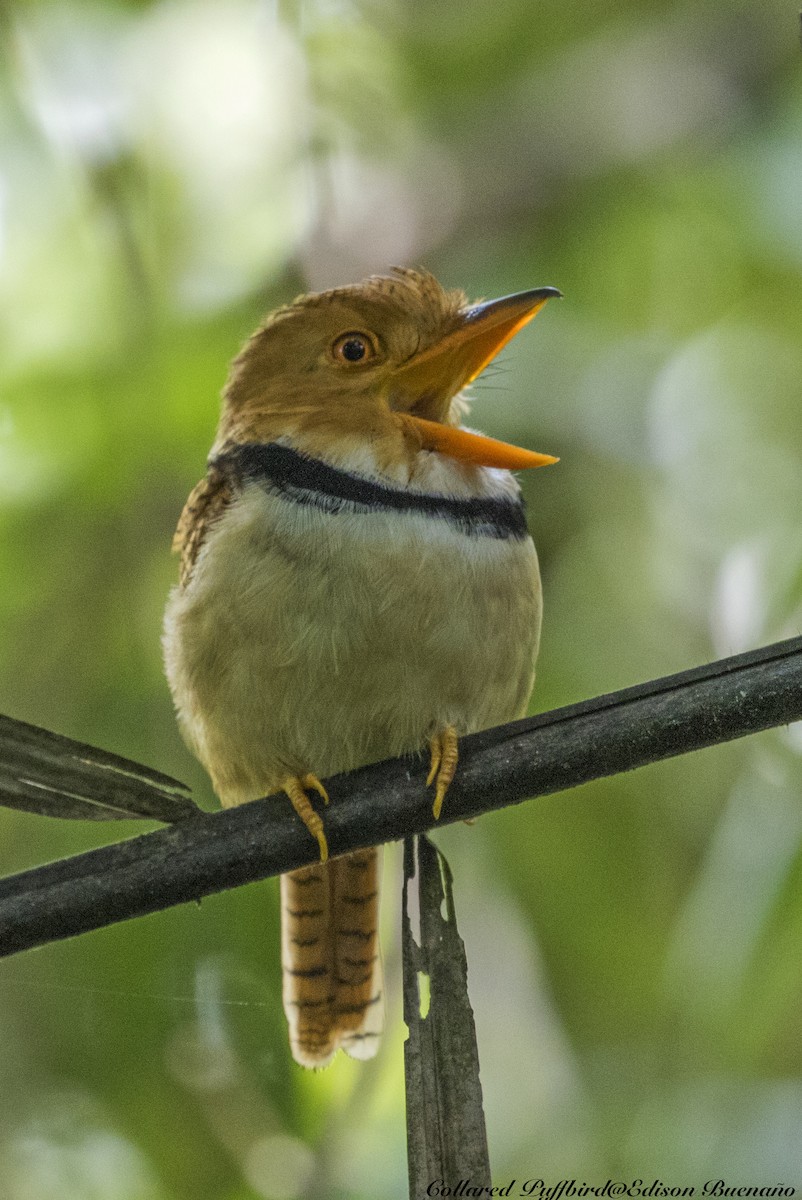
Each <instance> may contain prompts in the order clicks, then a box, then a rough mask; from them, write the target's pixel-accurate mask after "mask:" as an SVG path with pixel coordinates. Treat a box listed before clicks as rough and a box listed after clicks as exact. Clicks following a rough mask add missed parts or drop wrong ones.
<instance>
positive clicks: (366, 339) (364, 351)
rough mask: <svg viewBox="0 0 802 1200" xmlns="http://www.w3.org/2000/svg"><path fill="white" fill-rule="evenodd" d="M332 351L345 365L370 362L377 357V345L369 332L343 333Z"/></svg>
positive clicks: (338, 360)
mask: <svg viewBox="0 0 802 1200" xmlns="http://www.w3.org/2000/svg"><path fill="white" fill-rule="evenodd" d="M331 352H332V354H333V355H334V357H335V359H336V360H337V362H339V363H343V364H344V365H345V366H356V365H357V364H358V363H366V362H369V361H370V359H372V358H375V357H376V353H377V351H376V345H375V343H374V341H373V339H372V338H371V337H370V335H369V334H367V333H358V332H354V333H342V334H340V336H339V337H338V338H337V340H336V342H335V343H334V345H333V346H332V348H331Z"/></svg>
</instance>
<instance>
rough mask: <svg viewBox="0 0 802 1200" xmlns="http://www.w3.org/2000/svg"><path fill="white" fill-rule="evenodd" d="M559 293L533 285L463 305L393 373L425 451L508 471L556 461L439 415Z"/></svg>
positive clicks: (555, 289) (410, 420) (405, 414)
mask: <svg viewBox="0 0 802 1200" xmlns="http://www.w3.org/2000/svg"><path fill="white" fill-rule="evenodd" d="M560 295H562V293H561V292H559V291H558V290H557V288H551V287H542V288H534V289H533V290H532V291H529V292H516V293H515V295H512V296H503V297H502V298H501V299H500V300H487V301H486V302H485V303H484V304H475V305H473V306H472V307H471V308H466V309H463V311H462V312H461V313H460V314H459V319H458V324H457V325H456V327H455V328H454V329H452V330H451V332H450V333H447V334H446V335H445V337H443V338H441V339H440V341H439V342H436V343H435V344H434V345H433V346H429V347H428V348H427V349H426V350H423V351H422V352H421V353H420V354H416V355H414V356H413V357H412V358H411V359H410V360H409V362H407V363H405V364H404V366H403V367H401V368H400V369H399V370H398V371H396V372H395V377H394V380H393V385H394V387H393V390H394V392H395V394H396V396H397V397H398V398H399V399H400V400H401V401H402V403H403V410H404V420H405V421H407V422H409V423H410V425H412V427H413V428H414V430H415V432H416V434H417V436H418V437H419V438H420V439H421V445H422V446H423V448H424V449H425V450H438V451H439V452H440V453H441V454H449V455H451V456H452V457H453V458H461V459H463V460H465V461H467V462H473V463H477V464H478V465H480V466H485V467H504V468H506V469H507V470H510V471H521V470H524V469H526V468H527V467H545V466H548V465H549V464H550V463H555V462H557V461H558V459H556V458H554V457H553V455H551V454H536V453H535V452H534V451H533V450H524V449H522V448H520V447H519V446H510V445H508V444H507V443H506V442H499V441H496V439H495V438H488V437H483V436H482V435H481V434H478V433H469V432H468V430H467V429H458V428H456V427H455V426H453V425H446V424H443V418H444V417H445V415H446V414H447V412H448V409H449V406H450V404H451V401H452V399H453V398H454V396H456V394H457V392H459V391H461V390H462V388H464V387H466V386H467V385H468V384H469V383H470V382H471V381H472V380H474V379H475V378H476V377H477V375H479V374H481V372H482V371H483V370H484V369H485V367H486V366H487V364H488V363H489V362H491V361H492V360H493V359H494V358H495V357H496V355H497V354H498V353H499V351H500V350H502V349H503V347H504V346H506V345H507V342H509V341H510V339H511V338H513V337H515V334H516V333H517V332H518V330H519V329H522V328H523V327H524V325H526V324H527V323H528V322H529V321H531V320H532V318H533V317H534V316H535V315H536V314H537V313H538V312H539V311H540V309H541V308H542V307H543V305H544V304H545V303H546V301H547V300H549V299H551V297H552V296H560Z"/></svg>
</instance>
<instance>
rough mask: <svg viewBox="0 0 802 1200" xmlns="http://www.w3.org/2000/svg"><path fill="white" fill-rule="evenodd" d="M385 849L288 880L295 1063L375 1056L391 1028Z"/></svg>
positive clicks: (284, 904)
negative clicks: (381, 924) (381, 929)
mask: <svg viewBox="0 0 802 1200" xmlns="http://www.w3.org/2000/svg"><path fill="white" fill-rule="evenodd" d="M380 867H381V854H380V851H379V850H378V849H372V850H358V851H356V852H355V853H354V854H347V855H345V856H344V857H343V858H335V859H332V860H331V861H330V862H327V863H319V864H316V865H315V866H313V867H304V868H302V869H301V870H300V871H293V872H292V873H291V874H290V875H283V876H282V877H281V943H282V944H281V962H282V968H283V994H284V1011H285V1013H286V1015H287V1021H288V1023H289V1027H290V1046H291V1049H292V1054H293V1058H294V1059H295V1060H296V1062H299V1063H300V1064H301V1065H302V1066H304V1067H325V1066H326V1065H327V1064H328V1063H329V1062H330V1061H331V1059H332V1057H333V1055H334V1053H335V1052H336V1051H337V1050H338V1049H339V1048H342V1049H343V1050H345V1051H346V1053H347V1054H350V1055H351V1056H352V1057H353V1058H372V1057H373V1055H374V1054H375V1053H376V1050H377V1049H378V1044H379V1037H380V1035H381V1031H382V1026H383V1023H384V997H383V981H382V968H381V958H380V954H379V935H378V918H379V872H380Z"/></svg>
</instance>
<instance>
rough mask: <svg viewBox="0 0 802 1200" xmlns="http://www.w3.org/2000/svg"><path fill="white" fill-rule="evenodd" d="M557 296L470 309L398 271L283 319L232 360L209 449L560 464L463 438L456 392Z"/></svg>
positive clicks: (389, 463) (297, 307)
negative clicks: (263, 446)
mask: <svg viewBox="0 0 802 1200" xmlns="http://www.w3.org/2000/svg"><path fill="white" fill-rule="evenodd" d="M559 295H560V293H559V292H558V291H557V290H556V288H537V289H535V290H533V291H529V292H519V293H518V294H516V295H513V296H505V297H504V298H503V299H501V300H491V301H487V302H485V303H482V304H468V303H467V301H466V298H465V296H464V294H463V293H462V292H459V291H446V290H445V289H444V288H442V287H441V286H440V284H439V283H438V282H437V280H436V279H435V278H434V276H433V275H430V274H429V273H428V272H423V271H412V270H406V269H400V268H395V269H393V271H392V272H391V273H390V274H388V275H377V276H372V277H371V278H369V279H366V280H365V281H364V282H362V283H359V284H354V285H352V286H350V287H342V288H335V289H333V290H332V291H328V292H319V293H311V294H310V295H307V296H300V297H298V299H297V300H295V301H294V302H293V303H292V304H290V305H288V306H287V307H285V308H280V309H278V311H277V312H275V313H273V314H272V315H271V316H269V317H268V318H267V320H266V321H265V322H264V324H263V325H262V326H261V327H260V328H259V329H257V331H256V333H254V335H253V336H252V337H251V338H250V340H249V341H248V342H247V343H246V345H245V347H244V348H243V350H242V351H241V353H240V354H239V356H238V357H237V358H236V359H235V360H234V364H233V367H232V371H231V375H230V377H229V380H228V383H227V385H226V388H225V391H224V406H223V415H222V419H221V425H220V431H219V434H218V439H217V443H216V446H217V447H218V448H220V447H221V446H222V445H223V444H226V443H230V442H231V441H272V440H275V439H276V438H278V437H285V438H287V439H288V440H289V441H290V442H291V443H292V444H293V445H295V446H297V448H298V449H301V450H304V451H305V452H307V453H310V454H312V455H314V456H315V457H322V458H325V459H329V460H331V461H334V462H344V463H348V462H349V461H351V462H352V461H353V458H354V456H355V455H356V456H358V457H364V452H365V449H366V448H367V449H368V450H369V452H370V453H371V454H372V457H373V459H374V461H375V462H376V464H377V466H379V468H380V469H382V468H383V469H392V468H393V467H394V466H395V465H397V463H398V462H399V461H402V460H403V459H404V458H406V459H410V458H412V457H414V455H416V454H417V453H418V452H419V451H420V450H421V449H425V450H436V451H438V452H440V453H443V454H448V455H452V456H453V457H454V458H457V459H463V460H467V461H470V462H474V463H479V464H485V465H488V466H501V467H508V468H510V469H521V468H524V467H533V466H543V465H545V464H546V463H550V462H555V461H556V459H554V458H552V457H551V456H550V455H539V454H535V453H534V452H532V451H528V450H521V449H519V448H517V447H514V446H506V445H505V444H504V443H502V442H496V441H494V440H493V439H490V438H484V437H482V436H481V435H479V434H474V433H471V432H469V431H467V430H463V429H460V428H459V422H460V417H461V416H462V414H463V411H464V407H463V405H462V403H461V401H460V399H459V397H460V393H461V391H462V389H463V388H465V387H466V385H467V384H469V383H470V382H471V380H473V379H475V378H476V376H477V375H479V374H480V372H481V371H483V370H484V368H485V367H486V366H487V364H488V363H489V362H490V361H491V359H493V358H494V357H495V356H496V354H498V352H499V351H500V350H501V348H502V347H503V346H505V345H506V344H507V342H508V341H509V340H510V338H512V337H513V336H514V335H515V334H516V333H517V332H518V330H519V329H521V328H522V326H524V325H525V324H526V323H527V322H528V321H529V320H531V319H532V317H534V315H535V314H536V313H537V312H538V311H539V309H540V308H542V307H543V305H544V304H545V303H546V301H547V300H548V299H549V298H550V297H551V296H559Z"/></svg>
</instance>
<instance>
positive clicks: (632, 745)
mask: <svg viewBox="0 0 802 1200" xmlns="http://www.w3.org/2000/svg"><path fill="white" fill-rule="evenodd" d="M800 718H802V638H795V639H793V640H791V641H787V642H780V643H777V644H776V645H773V646H768V647H766V648H765V649H763V650H756V651H753V652H752V653H750V654H742V655H739V656H737V657H735V658H729V659H723V660H722V661H720V662H716V663H711V664H710V665H709V666H706V667H700V668H698V669H696V670H694V671H686V672H683V673H682V674H680V675H671V676H668V677H666V678H664V679H658V680H654V681H652V682H651V683H647V684H644V685H642V686H640V687H635V688H627V689H626V690H624V691H621V692H614V693H612V694H610V695H607V696H601V697H599V698H597V699H595V700H589V701H585V702H584V703H582V704H576V705H572V706H571V707H569V708H562V709H556V710H555V711H553V712H550V713H545V714H543V715H541V716H538V717H531V718H528V719H526V720H523V721H515V722H513V723H512V724H509V725H503V726H499V727H498V728H496V729H488V730H485V731H484V732H483V733H478V734H474V735H472V736H471V737H466V738H463V739H462V741H461V743H460V754H461V757H460V766H459V770H458V772H457V778H456V780H455V781H454V783H453V784H452V786H451V789H450V791H449V793H448V796H447V798H446V804H445V809H444V814H443V817H442V819H441V821H440V824H446V823H449V822H452V821H459V820H462V819H463V818H465V817H474V816H478V815H479V814H481V813H485V812H489V811H490V810H491V809H498V808H504V807H505V806H506V805H510V804H517V803H519V802H520V801H522V800H525V799H527V798H529V797H534V796H544V795H547V794H549V793H551V792H558V791H562V790H563V789H565V788H569V787H575V786H576V785H577V784H580V783H586V782H588V781H589V780H591V779H598V778H601V777H602V776H605V775H613V774H615V773H617V772H619V771H628V770H631V769H632V768H633V767H639V766H643V765H644V764H646V763H649V762H656V761H658V760H660V759H664V758H670V757H671V756H672V755H675V754H683V753H686V752H687V751H690V750H699V749H701V748H702V747H705V746H712V745H715V744H716V743H719V742H726V741H730V740H731V739H733V738H738V737H742V736H743V735H744V734H747V733H755V732H757V731H758V730H761V729H767V728H769V727H771V726H774V725H784V724H787V723H789V722H790V721H795V720H799V719H800ZM326 786H327V788H328V791H329V794H330V796H331V804H330V805H329V807H328V808H327V810H326V814H325V821H326V832H327V836H328V842H329V847H330V849H331V852H332V854H344V853H346V852H347V851H349V850H355V849H357V848H359V847H363V846H372V845H376V844H378V843H381V842H388V841H395V840H397V839H399V838H403V837H405V836H406V835H408V834H412V833H420V832H423V831H424V830H427V829H431V828H432V827H433V826H434V824H435V822H434V821H433V819H432V811H431V803H432V795H431V790H429V791H427V790H426V788H425V787H424V764H423V762H422V761H421V760H420V759H400V760H398V759H396V760H392V761H388V762H383V763H376V764H375V765H373V766H369V767H363V768H362V769H361V770H359V771H354V772H352V773H351V774H350V775H340V776H336V777H335V778H334V779H332V780H330V781H328V782H327V785H326ZM316 855H317V846H316V844H315V843H314V842H313V840H312V839H311V838H310V836H309V834H308V833H307V831H306V830H305V829H304V827H303V826H302V825H301V823H300V821H299V820H298V818H297V817H296V816H295V814H294V813H293V811H292V809H291V807H290V805H289V803H288V802H287V801H286V799H282V798H281V797H272V798H267V799H266V800H257V801H254V803H252V804H246V805H243V806H242V807H241V808H238V809H230V810H228V811H227V812H221V813H207V814H202V815H198V816H195V817H190V818H188V819H186V820H183V821H181V822H180V823H179V824H176V825H173V826H171V827H170V828H168V829H160V830H157V831H156V832H155V833H148V834H144V835H143V836H141V837H137V838H132V839H131V840H129V841H125V842H121V843H118V844H116V845H113V846H107V847H104V848H103V849H100V850H93V851H90V852H89V853H88V854H80V855H77V856H76V857H74V858H68V859H63V860H61V861H60V862H56V863H52V864H50V865H49V866H45V867H39V868H38V869H36V870H33V871H27V872H25V873H23V874H20V875H15V876H10V877H7V878H6V879H4V880H1V881H0V954H4V955H7V954H14V953H16V952H17V951H19V950H25V949H27V948H29V947H32V946H38V945H41V944H43V943H45V942H49V941H54V940H56V939H59V938H65V937H71V936H73V935H74V934H78V933H83V932H85V931H86V930H89V929H97V928H99V927H100V926H103V925H109V924H112V923H113V922H114V921H122V920H125V919H126V918H128V917H135V916H141V915H142V914H144V913H149V912H155V911H156V910H158V909H163V908H168V907H169V906H170V905H173V904H180V903H182V902H184V901H187V900H195V899H198V898H200V897H201V896H206V895H209V894H210V893H212V892H219V891H223V890H224V889H226V888H231V887H236V886H238V885H239V884H242V883H248V882H250V881H252V880H256V879H264V878H266V877H267V876H269V875H278V874H280V873H282V872H284V871H288V870H293V869H294V868H296V867H300V866H303V865H304V864H307V863H310V862H312V861H314V859H315V858H316Z"/></svg>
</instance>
